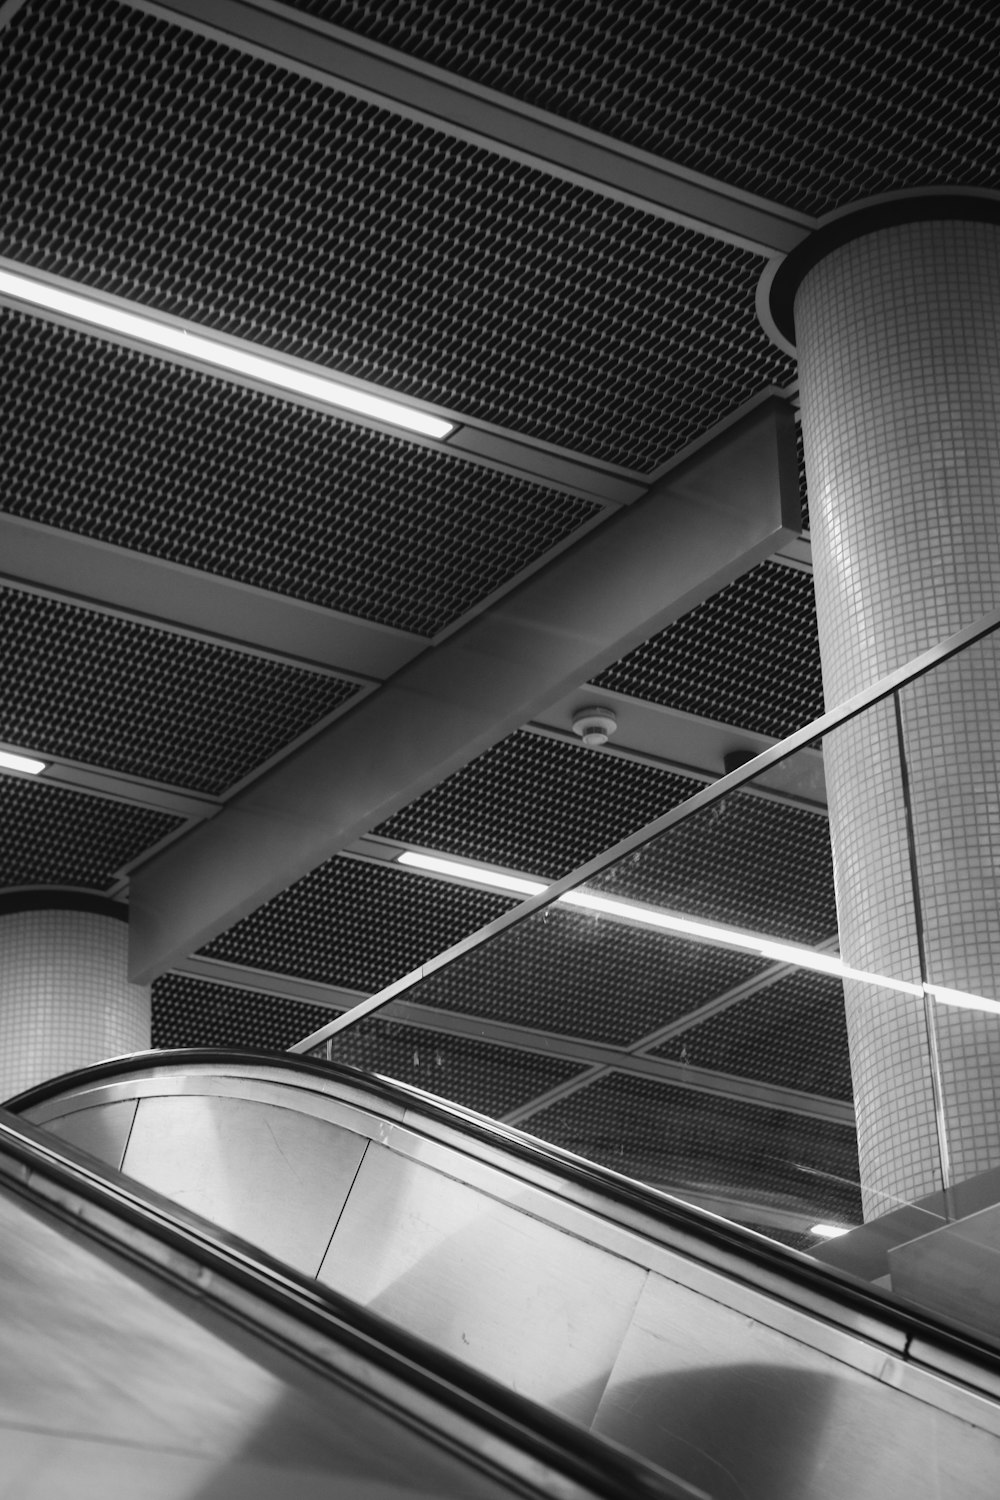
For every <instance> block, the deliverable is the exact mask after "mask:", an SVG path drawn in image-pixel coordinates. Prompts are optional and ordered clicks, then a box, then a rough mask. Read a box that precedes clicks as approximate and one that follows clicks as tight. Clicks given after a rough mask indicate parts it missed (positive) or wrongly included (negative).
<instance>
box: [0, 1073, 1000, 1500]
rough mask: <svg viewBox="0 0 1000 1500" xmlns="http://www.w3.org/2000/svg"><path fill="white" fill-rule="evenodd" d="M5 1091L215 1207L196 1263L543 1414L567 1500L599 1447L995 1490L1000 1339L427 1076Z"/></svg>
mask: <svg viewBox="0 0 1000 1500" xmlns="http://www.w3.org/2000/svg"><path fill="white" fill-rule="evenodd" d="M8 1107H9V1108H10V1109H11V1110H12V1111H14V1112H15V1113H16V1114H17V1116H18V1117H19V1119H20V1121H21V1122H23V1125H24V1128H25V1129H26V1130H28V1131H29V1132H30V1133H31V1139H32V1141H33V1142H34V1143H35V1147H36V1149H41V1147H40V1145H39V1142H41V1141H43V1140H45V1139H48V1141H49V1142H50V1149H51V1150H53V1151H56V1150H66V1151H69V1152H74V1153H81V1152H82V1153H88V1154H89V1157H90V1158H91V1159H96V1161H97V1162H100V1163H103V1164H104V1172H105V1177H109V1180H108V1181H106V1182H105V1187H106V1190H107V1191H111V1190H112V1187H114V1190H115V1191H119V1192H130V1193H131V1194H133V1195H145V1198H146V1199H148V1200H149V1201H150V1202H154V1203H156V1204H158V1205H159V1207H158V1209H157V1212H158V1213H160V1214H161V1215H168V1216H169V1215H170V1214H174V1215H184V1216H187V1217H186V1219H185V1222H188V1219H189V1220H190V1223H189V1229H190V1232H192V1233H194V1232H196V1231H195V1229H194V1228H191V1227H190V1226H196V1225H197V1224H198V1223H199V1222H200V1221H199V1220H195V1219H193V1218H190V1216H191V1215H198V1216H201V1220H205V1221H210V1223H211V1224H212V1225H214V1226H217V1227H216V1228H215V1230H214V1231H212V1233H213V1234H214V1235H215V1236H216V1237H217V1239H218V1246H216V1249H215V1250H214V1251H213V1253H222V1252H223V1251H225V1252H226V1253H235V1252H234V1251H233V1244H234V1243H235V1244H236V1245H237V1247H238V1248H239V1247H242V1248H239V1253H240V1254H242V1255H243V1256H244V1257H246V1256H248V1255H249V1256H250V1257H251V1258H253V1257H256V1259H255V1262H254V1263H255V1264H256V1265H258V1269H260V1268H261V1267H263V1268H264V1270H266V1271H267V1274H268V1275H269V1276H271V1277H272V1278H273V1277H278V1278H279V1279H280V1278H281V1276H282V1275H283V1276H284V1278H285V1281H286V1282H288V1283H289V1284H290V1285H292V1284H293V1285H294V1289H295V1293H296V1296H298V1297H300V1298H302V1297H305V1298H308V1297H309V1296H312V1297H314V1298H319V1299H320V1303H319V1304H317V1305H322V1306H323V1307H326V1306H327V1301H325V1300H323V1299H330V1298H333V1299H335V1304H336V1307H337V1308H338V1309H339V1313H338V1316H339V1317H340V1318H341V1319H343V1318H345V1317H346V1316H347V1311H346V1310H351V1311H350V1316H351V1317H352V1318H355V1319H359V1318H361V1319H363V1318H368V1319H371V1320H373V1324H372V1326H373V1327H375V1328H377V1329H379V1330H382V1336H385V1337H387V1336H388V1333H389V1332H391V1334H392V1336H393V1337H394V1338H396V1339H402V1340H404V1344H405V1349H406V1351H407V1353H408V1356H409V1357H410V1358H411V1359H416V1358H417V1356H418V1354H419V1357H420V1358H421V1359H423V1360H424V1361H425V1363H426V1361H427V1359H431V1360H432V1361H433V1360H435V1359H436V1360H439V1361H443V1368H444V1370H445V1373H446V1375H447V1379H448V1381H449V1382H450V1384H449V1386H448V1389H449V1390H450V1391H451V1392H452V1397H451V1399H452V1401H455V1400H458V1395H456V1394H455V1393H456V1392H457V1393H459V1395H464V1398H465V1399H466V1400H472V1399H473V1394H474V1393H478V1395H477V1396H476V1399H477V1400H479V1401H480V1403H481V1404H482V1403H484V1402H486V1396H485V1395H483V1392H486V1393H488V1394H490V1393H492V1394H491V1399H492V1402H493V1406H492V1408H491V1410H493V1411H494V1412H495V1411H496V1410H497V1409H498V1408H497V1402H498V1401H501V1398H500V1397H499V1396H498V1395H497V1392H502V1393H503V1395H504V1397H505V1399H507V1400H509V1401H511V1402H513V1403H514V1407H515V1408H516V1410H515V1411H514V1413H513V1415H512V1414H511V1413H510V1412H508V1413H507V1414H506V1416H505V1418H504V1420H507V1421H508V1423H515V1425H516V1422H520V1423H521V1425H522V1427H523V1426H524V1425H525V1424H526V1423H527V1425H528V1426H529V1427H530V1426H531V1420H536V1421H540V1420H541V1419H542V1417H543V1416H544V1418H545V1420H546V1422H548V1423H551V1424H553V1428H552V1432H551V1433H550V1432H549V1431H548V1429H547V1428H544V1429H543V1430H539V1431H537V1432H536V1433H535V1437H534V1438H533V1442H534V1443H535V1444H536V1448H537V1445H538V1444H541V1445H542V1449H541V1450H538V1451H539V1452H541V1457H535V1458H533V1459H532V1461H533V1462H539V1463H540V1462H548V1463H549V1464H550V1469H551V1474H550V1475H549V1476H548V1477H547V1478H546V1477H543V1478H542V1480H541V1481H540V1491H541V1492H542V1493H547V1494H557V1493H558V1494H561V1493H563V1492H564V1491H563V1490H562V1489H558V1488H552V1487H551V1483H552V1478H551V1475H552V1474H558V1482H559V1484H562V1485H566V1484H578V1485H581V1484H586V1483H591V1482H593V1483H594V1484H595V1485H596V1484H597V1480H595V1479H594V1476H593V1475H592V1474H591V1473H590V1469H589V1468H587V1465H591V1466H592V1465H593V1464H594V1463H595V1462H596V1459H595V1457H594V1455H603V1456H604V1461H606V1463H607V1464H609V1465H611V1468H609V1469H608V1471H607V1472H606V1473H602V1474H600V1475H598V1479H599V1480H600V1482H602V1483H605V1484H607V1485H612V1486H613V1485H615V1484H618V1485H623V1486H624V1490H623V1491H622V1493H633V1494H636V1495H639V1494H643V1493H663V1494H674V1493H677V1494H683V1493H686V1494H689V1495H690V1494H691V1493H702V1494H707V1495H711V1496H713V1497H715V1500H782V1497H796V1500H798V1497H810V1500H811V1497H818V1500H846V1497H852V1500H854V1497H864V1496H869V1495H870V1496H872V1497H875V1496H878V1497H879V1500H883V1497H885V1500H894V1497H897V1496H898V1497H903V1496H906V1497H907V1500H913V1497H916V1500H925V1497H926V1500H938V1497H943V1496H945V1495H948V1496H949V1497H950V1496H955V1495H959V1496H962V1497H965V1496H969V1497H979V1496H982V1497H983V1500H986V1497H987V1496H989V1497H992V1496H993V1495H995V1493H996V1491H997V1487H998V1482H1000V1362H998V1360H997V1357H996V1354H995V1352H994V1351H991V1350H990V1349H987V1348H984V1347H983V1346H982V1345H981V1344H980V1343H978V1342H977V1341H976V1340H975V1339H974V1338H973V1337H971V1336H969V1337H966V1336H964V1335H963V1334H962V1333H961V1331H959V1330H956V1329H955V1328H953V1327H949V1326H948V1325H946V1324H945V1323H943V1322H940V1323H936V1322H934V1321H933V1319H930V1318H927V1317H925V1316H923V1315H921V1314H920V1313H918V1312H917V1311H916V1310H914V1311H913V1312H908V1311H907V1310H906V1309H904V1308H901V1307H900V1306H899V1305H898V1304H896V1303H893V1302H892V1301H891V1300H890V1299H887V1298H886V1297H884V1296H882V1295H881V1294H880V1293H879V1291H878V1289H877V1288H872V1287H870V1286H867V1285H865V1284H863V1283H861V1282H860V1281H857V1280H855V1279H854V1278H852V1277H850V1276H848V1275H846V1274H844V1273H843V1272H838V1271H836V1270H831V1269H830V1268H829V1267H824V1266H822V1265H820V1264H818V1263H816V1262H815V1261H812V1260H810V1259H809V1258H808V1257H807V1256H805V1255H800V1254H797V1253H795V1252H784V1251H782V1250H781V1249H780V1248H779V1247H776V1246H774V1245H773V1244H771V1243H770V1242H768V1241H766V1240H764V1239H762V1238H761V1237H759V1236H756V1235H754V1234H752V1233H749V1232H745V1231H741V1230H739V1229H737V1228H736V1227H734V1226H732V1225H729V1224H726V1223H725V1222H724V1221H721V1220H718V1219H715V1218H713V1217H712V1216H711V1215H708V1214H704V1213H701V1212H699V1211H698V1210H696V1209H692V1208H689V1207H687V1206H685V1205H683V1204H681V1203H678V1202H676V1201H674V1200H672V1199H670V1198H668V1197H666V1196H665V1195H663V1194H660V1193H657V1192H654V1191H652V1190H649V1189H644V1188H643V1187H642V1186H641V1185H639V1184H637V1183H634V1182H632V1181H630V1180H628V1179H625V1178H621V1177H618V1176H617V1175H616V1174H614V1173H612V1172H609V1171H606V1170H604V1169H602V1168H599V1167H595V1166H593V1165H592V1164H590V1163H587V1162H584V1161H582V1160H580V1159H579V1158H575V1157H573V1156H571V1155H569V1154H568V1153H566V1152H562V1151H560V1150H558V1149H557V1148H554V1147H549V1146H545V1145H543V1144H542V1143H539V1142H537V1141H534V1140H532V1139H531V1138H529V1137H527V1136H524V1135H522V1134H520V1133H519V1132H518V1131H516V1130H513V1129H511V1128H509V1127H505V1126H502V1125H499V1124H496V1123H494V1122H492V1121H490V1120H487V1119H485V1118H483V1117H481V1116H478V1115H475V1114H473V1113H471V1112H469V1111H466V1110H463V1109H461V1108H459V1107H457V1106H454V1105H450V1104H446V1103H444V1102H443V1101H441V1100H437V1099H435V1098H433V1097H432V1096H430V1095H426V1094H422V1093H420V1092H419V1091H418V1090H415V1089H412V1088H408V1087H406V1086H404V1085H401V1084H397V1083H393V1082H391V1081H389V1080H386V1079H381V1078H377V1077H372V1076H370V1075H366V1074H362V1073H358V1072H355V1071H354V1070H352V1069H350V1068H346V1067H338V1066H334V1065H330V1064H325V1063H320V1062H318V1061H311V1060H308V1059H303V1058H288V1057H282V1056H277V1057H262V1056H261V1055H260V1054H251V1053H246V1054H240V1053H237V1052H231V1051H226V1052H217V1053H216V1052H208V1051H197V1052H173V1053H170V1052H166V1053H165V1052H159V1053H151V1054H146V1055H143V1056H141V1057H138V1058H129V1059H124V1060H120V1061H118V1062H112V1063H107V1064H102V1065H100V1066H98V1067H95V1068H91V1069H87V1070H85V1071H83V1072H80V1073H76V1074H71V1075H67V1076H66V1077H64V1078H62V1079H56V1080H54V1081H53V1082H51V1083H48V1084H45V1085H43V1086H41V1087H40V1088H38V1089H35V1090H33V1091H31V1092H30V1093H28V1094H24V1095H21V1096H20V1097H19V1098H18V1099H17V1100H14V1101H12V1102H11V1104H10V1105H9V1106H8ZM85 1159H86V1158H85V1157H83V1156H81V1157H80V1160H81V1161H84V1160H85ZM80 1170H83V1168H80ZM93 1170H94V1171H95V1172H96V1170H97V1168H96V1165H95V1167H94V1169H93ZM119 1173H120V1174H124V1175H122V1176H118V1175H116V1174H119ZM110 1179H113V1181H111V1180H110ZM101 1180H102V1181H105V1179H104V1178H102V1179H101ZM171 1205H172V1206H171ZM197 1232H198V1233H199V1234H201V1235H202V1237H203V1238H204V1236H205V1234H206V1232H207V1231H206V1230H205V1229H204V1227H202V1228H201V1229H199V1230H197ZM232 1236H238V1237H239V1240H238V1241H235V1242H233V1241H231V1238H230V1237H232ZM214 1244H215V1242H214V1241H213V1245H214ZM248 1246H252V1247H256V1248H255V1249H254V1250H253V1251H249V1250H248V1249H247V1247H248ZM220 1247H221V1248H220ZM258 1263H259V1264H258ZM261 1274H263V1271H262V1272H261ZM407 1341H408V1342H407ZM456 1371H458V1372H459V1373H458V1375H457V1376H456V1374H455V1372H456ZM441 1378H444V1377H443V1376H442V1377H441ZM501 1405H502V1401H501ZM477 1409H478V1408H477ZM526 1413H534V1414H535V1418H534V1419H531V1420H529V1418H528V1417H527V1416H526V1415H525V1414H526ZM515 1419H516V1420H515ZM497 1420H499V1418H497ZM444 1429H445V1430H447V1423H445V1424H444ZM505 1431H506V1429H505ZM553 1434H557V1435H558V1438H559V1442H560V1443H561V1444H562V1447H561V1448H560V1449H559V1452H560V1453H562V1457H561V1458H559V1460H558V1462H557V1461H556V1458H555V1457H554V1456H553V1452H552V1451H550V1449H545V1448H544V1444H545V1443H546V1442H548V1443H550V1444H556V1446H557V1447H558V1446H559V1445H558V1443H557V1442H556V1436H554V1435H553ZM566 1434H570V1435H571V1436H570V1437H569V1438H567V1437H566ZM424 1435H425V1436H426V1437H427V1440H428V1441H431V1440H432V1438H431V1436H428V1435H427V1434H424ZM506 1441H507V1442H508V1443H510V1442H511V1441H512V1440H511V1438H510V1434H509V1432H508V1433H507V1437H506ZM543 1450H544V1451H543ZM564 1450H565V1451H564ZM435 1451H436V1450H435ZM532 1451H533V1452H535V1450H532ZM566 1453H569V1454H570V1455H571V1456H573V1457H574V1459H575V1462H576V1464H577V1468H576V1469H575V1470H573V1469H572V1465H571V1463H570V1459H568V1458H567V1457H566ZM626 1454H627V1455H632V1456H633V1458H632V1459H629V1458H626V1457H624V1456H623V1455H626ZM612 1460H614V1463H617V1464H620V1465H627V1464H628V1463H629V1462H632V1463H633V1465H634V1467H633V1468H632V1469H631V1470H629V1471H627V1472H626V1471H622V1470H620V1469H614V1463H612ZM560 1464H561V1465H562V1468H561V1469H560ZM581 1466H583V1468H582V1469H581ZM414 1472H415V1471H414ZM595 1472H596V1471H595ZM670 1476H677V1478H671V1477H670ZM489 1478H490V1481H491V1482H495V1483H500V1484H502V1483H508V1484H510V1483H515V1484H516V1483H521V1484H525V1483H528V1482H530V1476H529V1477H528V1479H526V1478H525V1477H524V1476H523V1475H514V1476H513V1478H512V1477H511V1475H509V1474H503V1475H501V1476H500V1478H499V1479H497V1477H496V1476H495V1475H490V1476H489ZM481 1479H482V1475H481V1474H479V1473H477V1478H476V1482H477V1483H479V1482H480V1481H481ZM394 1482H395V1481H394ZM435 1483H436V1481H435ZM657 1485H659V1486H661V1488H660V1489H659V1490H657V1489H656V1486H657ZM671 1486H672V1487H671ZM284 1487H285V1488H287V1486H284ZM685 1487H686V1488H685ZM328 1492H329V1491H323V1493H328ZM364 1492H366V1491H362V1490H360V1489H357V1490H353V1491H352V1490H351V1489H350V1488H348V1489H346V1490H345V1493H359V1494H360V1493H364ZM377 1492H378V1493H382V1492H381V1491H377ZM396 1492H397V1491H396V1490H391V1491H390V1490H387V1491H386V1492H385V1493H386V1494H388V1493H393V1494H395V1493H396ZM426 1492H427V1493H440V1494H450V1493H452V1491H450V1490H448V1489H447V1488H445V1487H441V1488H438V1489H436V1488H435V1487H434V1484H431V1485H429V1486H428V1487H427V1489H426ZM511 1492H512V1493H521V1492H522V1491H520V1490H516V1489H514V1490H512V1491H511ZM524 1492H526V1493H531V1491H530V1489H529V1490H526V1491H524ZM607 1492H608V1493H611V1492H612V1491H611V1490H608V1491H607ZM75 1493H79V1492H78V1491H77V1492H75ZM157 1493H159V1492H157ZM164 1493H165V1494H169V1495H170V1496H171V1497H172V1496H173V1494H174V1492H173V1491H169V1490H166V1491H164ZM182 1493H185V1494H187V1493H188V1492H187V1491H183V1492H182ZM192 1493H198V1494H205V1495H214V1494H215V1493H218V1494H220V1495H222V1494H228V1493H229V1491H224V1490H219V1491H217V1492H216V1491H213V1490H211V1489H203V1490H198V1491H194V1492H192ZM234 1493H235V1491H234ZM240 1493H246V1492H245V1491H240ZM289 1493H290V1494H291V1493H295V1492H293V1491H289ZM303 1493H310V1492H308V1491H303ZM372 1493H373V1494H374V1493H376V1491H375V1490H372ZM400 1493H403V1491H400ZM413 1493H424V1491H422V1490H419V1489H418V1490H415V1491H413ZM456 1493H468V1494H478V1493H480V1491H479V1490H474V1489H468V1490H461V1489H459V1490H458V1491H456ZM483 1493H493V1491H483ZM497 1493H505V1492H504V1491H503V1490H502V1489H501V1490H498V1491H497ZM565 1493H567V1494H569V1493H571V1491H570V1490H566V1491H565ZM572 1493H575V1491H573V1492H572ZM580 1493H587V1491H585V1490H580ZM594 1493H605V1491H604V1490H600V1489H599V1488H596V1487H595V1489H594Z"/></svg>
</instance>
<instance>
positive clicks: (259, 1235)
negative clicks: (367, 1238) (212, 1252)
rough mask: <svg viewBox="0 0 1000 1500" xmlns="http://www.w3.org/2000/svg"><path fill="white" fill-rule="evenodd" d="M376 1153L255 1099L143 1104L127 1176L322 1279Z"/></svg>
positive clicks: (180, 1098) (194, 1098)
mask: <svg viewBox="0 0 1000 1500" xmlns="http://www.w3.org/2000/svg"><path fill="white" fill-rule="evenodd" d="M366 1144H367V1142H366V1139H365V1138H364V1137H363V1136H359V1135H357V1134H355V1133H353V1132H351V1131H347V1130H344V1129H342V1128H341V1127H340V1126H339V1125H336V1124H333V1123H331V1122H330V1121H328V1120H321V1119H317V1118H316V1117H315V1116H313V1115H309V1114H301V1113H298V1112H296V1111H295V1110H291V1109H276V1108H274V1107H273V1106H272V1105H270V1104H267V1103H259V1102H257V1101H255V1100H252V1099H235V1098H226V1097H215V1098H213V1097H211V1096H209V1095H201V1096H198V1095H174V1096H167V1097H163V1098H159V1099H157V1098H146V1099H140V1100H139V1107H138V1110H137V1111H136V1117H135V1124H134V1126H133V1128H132V1133H131V1136H130V1137H129V1142H128V1148H127V1150H126V1152H125V1157H124V1161H123V1164H122V1169H123V1171H125V1172H126V1173H127V1174H128V1176H130V1177H133V1178H135V1180H136V1181H137V1182H141V1183H142V1184H143V1186H144V1187H148V1188H152V1189H153V1190H154V1191H155V1192H158V1193H162V1194H163V1195H164V1196H165V1197H167V1198H172V1199H173V1200H174V1202H176V1203H180V1204H181V1205H182V1206H183V1207H184V1208H188V1209H190V1210H191V1212H192V1213H196V1214H200V1215H201V1216H202V1217H203V1218H206V1219H209V1220H211V1222H212V1223H213V1224H218V1225H219V1226H220V1227H221V1228H223V1229H226V1230H228V1231H229V1233H230V1234H238V1235H240V1237H241V1238H243V1239H247V1240H250V1241H251V1242H252V1243H254V1244H256V1245H259V1246H260V1248H261V1249H262V1250H265V1251H267V1253H268V1254H269V1255H273V1256H274V1257H275V1258H276V1259H277V1260H281V1261H284V1262H285V1264H286V1265H289V1266H292V1267H293V1268H294V1269H295V1270H296V1271H301V1272H302V1273H303V1274H304V1275H306V1276H315V1275H316V1272H317V1271H318V1270H319V1267H320V1263H321V1261H322V1259H323V1255H324V1253H325V1251H326V1248H327V1245H328V1244H329V1242H330V1236H331V1234H332V1233H333V1228H334V1225H335V1224H336V1222H337V1219H338V1218H339V1216H340V1212H341V1209H342V1208H343V1206H344V1203H345V1202H346V1200H347V1195H348V1193H349V1192H350V1190H351V1184H352V1182H353V1181H354V1176H355V1173H356V1172H357V1170H358V1166H359V1164H360V1162H361V1158H362V1156H363V1155H364V1149H365V1146H366Z"/></svg>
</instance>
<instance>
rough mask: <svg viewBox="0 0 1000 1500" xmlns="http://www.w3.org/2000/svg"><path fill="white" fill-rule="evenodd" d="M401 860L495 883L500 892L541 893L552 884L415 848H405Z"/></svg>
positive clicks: (460, 877)
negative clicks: (423, 851)
mask: <svg viewBox="0 0 1000 1500" xmlns="http://www.w3.org/2000/svg"><path fill="white" fill-rule="evenodd" d="M397 863H398V864H401V865H412V866H413V868H414V869H416V870H426V871H427V872H428V873H429V874H431V875H451V876H454V878H455V879H456V880H465V881H468V882H469V883H472V884H475V885H488V886H492V887H493V888H494V889H495V890H498V891H513V892H514V894H515V895H517V896H538V895H540V894H541V892H542V891H547V890H548V886H547V885H546V884H545V883H544V882H543V881H540V880H523V879H522V878H521V876H519V875H508V874H507V873H506V871H498V870H488V869H486V867H485V866H484V865H465V864H461V863H460V862H459V861H458V860H457V859H439V858H438V856H437V855H436V854H418V853H417V852H416V850H415V849H412V850H411V849H406V850H404V852H403V853H402V854H401V855H400V856H399V858H398V860H397Z"/></svg>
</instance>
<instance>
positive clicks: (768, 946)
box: [559, 890, 923, 999]
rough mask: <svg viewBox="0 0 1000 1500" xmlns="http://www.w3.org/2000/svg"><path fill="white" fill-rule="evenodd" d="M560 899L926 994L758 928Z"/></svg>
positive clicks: (587, 898) (572, 894) (588, 897)
mask: <svg viewBox="0 0 1000 1500" xmlns="http://www.w3.org/2000/svg"><path fill="white" fill-rule="evenodd" d="M559 900H560V901H561V902H562V903H563V904H564V905H566V906H580V907H583V908H585V909H586V910H587V911H596V912H603V913H604V914H605V915H606V916H611V917H619V918H621V919H622V920H624V921H629V922H638V923H639V924H640V925H641V926H643V927H659V928H661V929H662V930H663V931H665V932H674V933H676V934H677V935H678V936H679V937H688V938H695V939H697V940H699V941H701V942H708V943H722V944H724V945H725V946H727V947H731V948H742V949H744V950H745V951H746V952H748V953H759V954H760V956H761V957H762V958H770V959H773V960H774V962H775V963H782V964H794V965H795V967H796V968H799V969H810V970H812V971H813V972H814V973H817V974H832V975H834V976H835V977H836V978H837V979H859V980H862V981H863V982H864V983H865V984H874V985H879V986H880V987H881V988H882V989H889V990H896V991H898V992H899V993H901V994H904V995H914V996H916V997H917V999H919V998H920V996H921V995H922V994H923V990H922V988H921V987H920V985H919V984H908V983H907V982H906V980H903V979H888V978H886V976H885V975H884V974H871V973H869V972H868V971H867V970H865V969H852V968H851V967H850V966H849V965H848V964H845V963H844V961H843V960H842V959H840V958H837V957H836V956H835V955H834V954H832V953H817V951H816V950H815V949H814V948H801V947H799V946H798V944H796V943H781V942H777V941H773V940H772V939H771V938H766V937H761V936H760V935H759V934H758V933H755V932H741V931H740V930H739V929H738V928H735V927H722V926H718V925H716V923H714V922H699V921H697V920H696V919H695V918H693V917H683V916H681V915H680V914H679V913H677V912H672V911H663V910H662V909H658V908H656V907H649V906H641V905H639V904H638V903H635V904H633V903H632V902H631V901H619V900H612V899H610V898H609V897H607V896H596V895H594V894H593V893H592V892H590V891H587V890H576V891H567V892H566V894H565V896H560V897H559Z"/></svg>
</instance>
